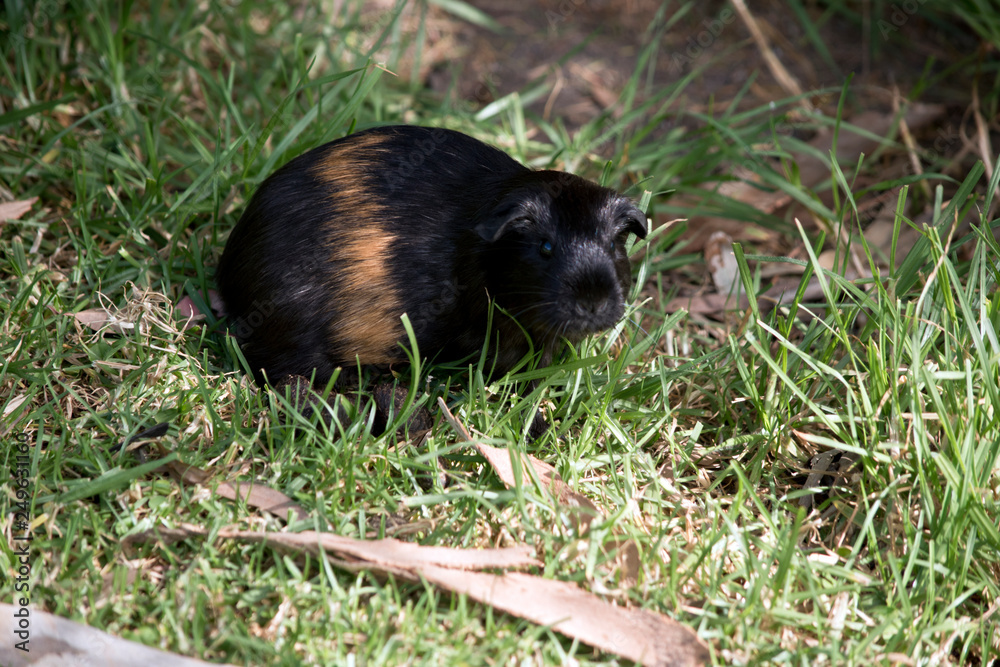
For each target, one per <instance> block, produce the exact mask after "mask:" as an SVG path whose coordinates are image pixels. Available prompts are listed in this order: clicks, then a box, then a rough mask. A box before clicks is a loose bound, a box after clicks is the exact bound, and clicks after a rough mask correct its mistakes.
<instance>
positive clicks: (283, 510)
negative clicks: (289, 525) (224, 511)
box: [164, 461, 309, 521]
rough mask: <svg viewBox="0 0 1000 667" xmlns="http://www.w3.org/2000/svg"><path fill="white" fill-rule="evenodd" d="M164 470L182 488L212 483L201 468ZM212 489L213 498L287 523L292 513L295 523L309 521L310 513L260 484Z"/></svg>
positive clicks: (231, 484) (219, 485) (223, 485)
mask: <svg viewBox="0 0 1000 667" xmlns="http://www.w3.org/2000/svg"><path fill="white" fill-rule="evenodd" d="M164 467H165V468H166V469H167V471H168V472H170V474H172V475H173V476H174V477H175V478H176V479H177V480H179V481H181V482H183V483H184V484H188V485H196V484H197V485H200V486H204V485H206V484H209V483H210V480H211V479H212V475H211V474H209V473H208V472H206V471H204V470H202V469H201V468H196V467H195V466H189V465H186V464H184V463H181V462H180V461H171V462H170V463H168V464H167V465H166V466H164ZM213 488H214V489H215V493H216V494H218V495H220V496H222V497H223V498H226V499H227V500H239V501H240V502H244V503H246V504H247V505H249V506H250V507H253V508H256V509H260V510H264V511H265V512H269V513H271V514H273V515H275V516H276V517H278V518H279V519H287V518H288V513H289V512H291V513H292V515H293V517H294V519H295V520H296V521H304V520H306V519H308V518H309V513H308V512H306V511H305V510H304V509H302V507H301V506H300V505H299V504H298V503H296V502H295V501H294V500H292V499H291V498H289V497H288V496H286V495H285V494H283V493H282V492H281V491H278V490H276V489H272V488H271V487H269V486H265V485H263V484H254V483H252V482H227V481H224V480H219V481H218V483H217V484H216V485H215V486H214V487H213Z"/></svg>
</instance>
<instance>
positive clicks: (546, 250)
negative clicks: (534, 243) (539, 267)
mask: <svg viewBox="0 0 1000 667" xmlns="http://www.w3.org/2000/svg"><path fill="white" fill-rule="evenodd" d="M538 254H539V255H541V256H542V257H544V258H546V259H548V258H549V257H551V256H552V241H549V240H548V239H546V240H544V241H542V243H541V245H539V246H538Z"/></svg>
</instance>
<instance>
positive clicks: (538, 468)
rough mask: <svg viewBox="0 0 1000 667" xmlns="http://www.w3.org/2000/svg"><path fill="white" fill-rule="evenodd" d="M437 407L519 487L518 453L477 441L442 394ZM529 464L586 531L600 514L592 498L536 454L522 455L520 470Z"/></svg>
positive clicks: (499, 473)
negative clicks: (574, 487)
mask: <svg viewBox="0 0 1000 667" xmlns="http://www.w3.org/2000/svg"><path fill="white" fill-rule="evenodd" d="M438 406H440V408H441V410H442V412H443V413H444V418H445V419H446V420H447V421H448V423H449V424H451V426H452V428H454V429H455V430H456V431H458V433H459V435H461V436H462V437H463V438H465V440H466V441H467V442H469V443H470V444H471V445H472V446H473V447H475V448H476V451H478V452H479V453H480V454H481V455H482V456H483V458H485V459H486V461H487V462H488V463H489V464H490V466H491V467H492V468H493V471H494V472H495V473H496V474H497V476H498V477H499V478H500V480H501V481H502V482H503V483H504V484H506V485H507V486H508V487H511V486H516V484H517V477H516V476H515V475H514V465H513V462H512V461H511V456H515V455H516V454H515V452H514V451H513V450H510V449H501V448H499V447H493V446H491V445H487V444H484V443H482V442H478V441H476V440H475V439H473V437H472V436H471V435H470V434H469V432H468V431H467V430H466V428H465V427H464V426H463V425H462V423H461V422H459V421H458V420H457V419H455V415H453V414H452V413H451V410H449V409H448V404H447V403H445V402H444V399H442V398H441V397H438ZM527 467H530V468H531V469H532V470H534V471H535V474H536V475H537V476H538V480H539V481H540V482H541V483H542V485H543V486H544V487H545V488H546V489H548V490H549V492H550V493H552V494H553V495H554V496H555V497H556V500H557V501H558V502H559V504H560V505H562V506H563V507H566V508H568V509H569V510H570V512H569V518H570V521H572V523H573V527H574V529H576V531H577V533H578V534H582V533H585V532H586V531H587V529H588V528H589V527H590V523H591V522H592V521H593V520H594V518H596V517H598V516H600V515H601V512H600V510H598V509H597V506H596V505H595V504H594V503H593V502H591V500H590V498H588V497H587V496H585V495H583V494H580V493H577V492H576V491H574V490H573V489H572V488H570V486H569V485H568V484H566V482H564V481H562V479H560V478H559V473H557V472H556V469H555V468H553V467H552V466H551V465H549V464H548V463H546V462H544V461H540V460H538V459H536V458H535V457H534V456H529V455H527V454H523V455H521V469H522V470H524V469H526V468H527Z"/></svg>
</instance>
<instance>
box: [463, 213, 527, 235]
mask: <svg viewBox="0 0 1000 667" xmlns="http://www.w3.org/2000/svg"><path fill="white" fill-rule="evenodd" d="M529 225H531V218H529V217H527V216H526V215H525V214H524V211H496V212H494V213H493V214H492V215H490V216H488V217H487V218H486V219H485V220H483V221H482V222H480V223H479V224H478V225H476V227H475V229H476V233H477V234H479V236H480V238H482V239H483V240H484V241H488V242H489V243H495V242H496V241H498V240H499V239H500V237H501V236H503V235H504V234H506V233H507V232H509V231H510V230H512V229H518V228H523V227H527V226H529Z"/></svg>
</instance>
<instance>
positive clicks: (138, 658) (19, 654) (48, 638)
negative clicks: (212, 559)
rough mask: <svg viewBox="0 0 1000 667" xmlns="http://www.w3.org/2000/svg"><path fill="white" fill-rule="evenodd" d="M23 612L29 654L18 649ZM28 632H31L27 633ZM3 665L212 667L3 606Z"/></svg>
mask: <svg viewBox="0 0 1000 667" xmlns="http://www.w3.org/2000/svg"><path fill="white" fill-rule="evenodd" d="M22 611H24V612H26V613H28V614H30V616H29V617H28V618H29V619H30V621H29V622H30V625H31V630H30V633H31V634H30V639H28V643H26V646H27V648H28V650H26V651H21V650H20V649H17V648H15V644H16V642H17V641H18V639H19V637H18V635H17V632H18V631H22V630H24V629H23V627H19V618H18V617H16V616H15V614H18V613H21V612H22ZM25 632H27V631H25ZM0 634H2V635H3V637H4V642H3V644H0V664H2V665H5V666H6V667H28V666H29V665H38V666H39V667H53V666H55V665H103V666H104V667H134V666H135V665H145V666H146V667H204V666H205V665H208V664H211V663H207V662H202V661H201V660H195V659H194V658H186V657H184V656H180V655H174V654H172V653H167V652H165V651H161V650H159V649H155V648H150V647H149V646H144V645H143V644H139V643H137V642H133V641H129V640H127V639H122V638H121V637H115V636H114V635H110V634H108V633H107V632H103V631H101V630H98V629H96V628H91V627H88V626H86V625H84V624H83V623H76V622H75V621H71V620H69V619H66V618H60V617H59V616H56V615H54V614H50V613H48V612H44V611H40V610H38V609H36V608H32V607H15V606H14V605H12V604H5V603H0Z"/></svg>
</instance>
